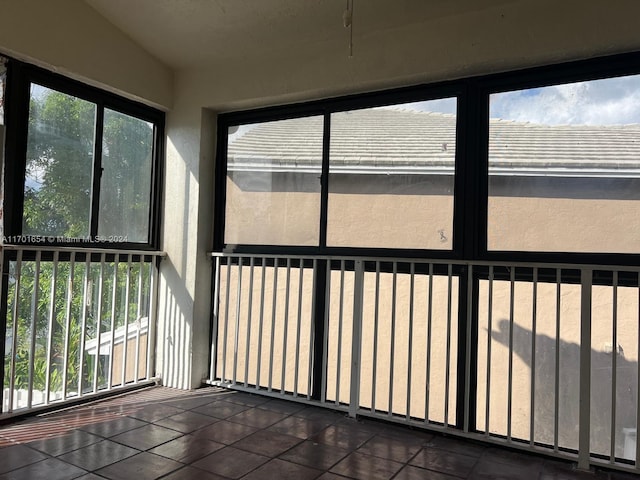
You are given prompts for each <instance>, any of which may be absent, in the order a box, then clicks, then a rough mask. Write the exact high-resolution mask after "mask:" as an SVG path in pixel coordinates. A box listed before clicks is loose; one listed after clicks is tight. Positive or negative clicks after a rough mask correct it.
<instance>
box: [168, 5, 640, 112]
mask: <svg viewBox="0 0 640 480" xmlns="http://www.w3.org/2000/svg"><path fill="white" fill-rule="evenodd" d="M356 3H357V4H356V5H355V10H354V40H353V43H354V46H353V57H352V58H348V50H347V40H348V38H347V35H346V34H344V35H342V36H341V37H339V38H335V39H332V40H330V41H327V43H326V44H325V45H324V48H317V47H314V48H313V49H311V48H305V47H304V46H301V47H298V46H297V45H296V40H295V38H294V39H291V45H290V49H289V50H288V51H286V52H279V53H278V54H277V56H276V55H273V56H262V57H260V58H259V59H256V60H252V61H247V60H246V59H243V58H239V59H238V60H237V61H236V62H231V63H229V62H227V63H225V64H224V65H216V66H213V67H212V68H209V69H195V70H185V71H180V72H178V73H177V75H178V78H179V80H178V87H177V88H180V89H184V91H185V92H186V91H189V92H190V93H191V96H192V98H193V99H194V102H195V103H199V104H200V105H202V106H206V107H210V108H212V109H214V110H216V111H226V110H235V109H243V108H250V107H256V106H263V105H271V104H275V103H287V102H292V101H299V100H309V99H314V98H323V97H328V96H335V95H341V94H346V93H354V92H362V91H370V90H376V89H382V88H388V87H397V86H405V85H412V84H418V83H425V82H433V81H438V80H447V79H455V78H460V77H465V76H471V75H477V74H486V73H492V72H497V71H505V70H513V69H516V68H522V67H527V66H534V65H540V64H549V63H557V62H560V61H565V60H571V59H581V58H589V57H593V56H600V55H604V54H611V53H618V52H625V51H632V50H637V49H639V48H640V36H638V33H637V24H636V21H635V19H637V18H638V17H639V16H640V2H637V1H636V0H613V1H607V2H603V1H600V0H586V1H585V0H562V1H557V0H483V1H478V0H457V1H455V2H453V3H452V2H446V4H442V3H441V2H434V3H433V14H432V15H430V14H429V13H430V12H429V10H428V9H426V8H423V9H421V12H420V15H419V16H415V15H413V14H412V12H411V11H407V12H405V16H406V20H407V25H406V26H404V27H391V28H381V27H376V29H372V30H370V29H369V27H368V25H367V23H366V19H367V18H370V17H372V14H371V13H367V12H366V11H365V9H366V8H367V6H366V4H365V3H363V2H361V3H358V2H356ZM453 4H455V5H457V6H458V7H459V8H458V10H459V12H461V13H457V14H456V13H455V12H454V8H452V7H450V5H453ZM445 7H446V8H445ZM389 8H393V7H392V6H390V7H389ZM442 10H447V11H446V12H443V11H442ZM359 12H360V17H359V16H358V15H359ZM380 15H384V12H381V13H380ZM362 17H364V18H362ZM359 18H361V20H359ZM339 20H340V19H339V18H337V19H336V21H339ZM371 23H372V24H373V23H374V22H373V19H372V20H371ZM379 23H380V22H378V21H376V22H375V24H376V25H379Z"/></svg>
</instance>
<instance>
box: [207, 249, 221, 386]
mask: <svg viewBox="0 0 640 480" xmlns="http://www.w3.org/2000/svg"><path fill="white" fill-rule="evenodd" d="M221 264H222V262H221V258H220V257H215V265H214V267H213V268H214V273H213V275H214V279H213V305H212V307H213V312H212V314H213V319H212V323H213V324H212V325H211V331H212V332H213V334H212V335H211V359H210V363H209V379H211V380H215V379H216V378H217V376H216V366H217V364H218V361H217V359H218V336H219V333H220V332H219V328H218V327H219V318H218V316H219V315H220V270H221Z"/></svg>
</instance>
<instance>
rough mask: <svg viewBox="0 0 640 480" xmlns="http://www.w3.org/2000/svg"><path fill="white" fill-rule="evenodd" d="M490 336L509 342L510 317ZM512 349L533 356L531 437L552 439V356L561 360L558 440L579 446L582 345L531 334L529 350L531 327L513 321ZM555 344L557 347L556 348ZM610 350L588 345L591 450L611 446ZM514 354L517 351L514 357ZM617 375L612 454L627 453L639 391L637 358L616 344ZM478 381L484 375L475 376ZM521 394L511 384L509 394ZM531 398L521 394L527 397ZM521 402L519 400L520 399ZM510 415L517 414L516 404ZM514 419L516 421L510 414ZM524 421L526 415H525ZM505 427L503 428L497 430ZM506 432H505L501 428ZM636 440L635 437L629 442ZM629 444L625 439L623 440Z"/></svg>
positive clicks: (526, 357) (527, 357) (602, 450)
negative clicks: (627, 435) (627, 437)
mask: <svg viewBox="0 0 640 480" xmlns="http://www.w3.org/2000/svg"><path fill="white" fill-rule="evenodd" d="M491 337H492V339H493V341H496V342H498V343H500V344H502V345H504V346H505V347H506V348H508V347H509V321H508V320H500V321H499V322H498V326H497V330H493V331H492V332H491ZM512 341H513V352H514V353H515V354H516V355H517V356H518V357H519V358H520V359H521V360H522V361H523V362H524V363H525V364H526V365H527V366H528V367H529V371H531V367H532V362H533V361H535V389H534V395H535V408H534V410H535V416H534V421H535V427H534V428H535V439H536V441H538V442H541V443H547V444H553V439H554V424H555V405H556V394H555V392H556V374H555V371H556V368H555V366H556V356H557V355H558V360H559V369H558V370H559V378H558V380H559V382H558V387H559V395H558V402H557V403H558V442H559V445H560V446H565V447H568V448H572V449H577V439H578V433H579V405H580V398H579V390H580V345H578V344H576V343H571V342H567V341H563V340H560V341H559V342H557V341H556V339H555V338H552V337H549V336H547V335H543V334H537V335H536V337H535V357H533V356H532V347H533V342H532V332H531V331H530V330H528V329H526V328H523V327H521V326H518V325H516V324H514V325H513V339H512ZM556 348H559V351H558V354H557V353H556ZM611 350H612V351H610V352H606V351H599V350H594V349H592V350H591V432H590V437H591V452H592V453H596V454H602V455H607V456H608V455H609V454H610V451H611V418H612V408H611V407H612V386H613V376H612V370H613V360H614V358H613V355H614V354H615V352H614V349H613V348H612V349H611ZM514 358H515V357H514ZM615 361H616V366H615V370H616V378H615V382H616V385H615V390H616V395H615V408H616V413H615V415H616V418H615V440H616V441H615V454H616V456H617V457H623V456H625V457H630V458H631V459H633V458H634V457H635V449H633V454H631V455H629V453H627V455H625V432H624V431H623V429H627V428H635V426H636V405H637V395H638V385H637V372H638V363H637V362H636V361H629V360H627V359H626V358H625V356H624V351H623V349H622V347H621V346H620V345H618V348H617V356H616V359H615ZM479 381H482V380H479ZM519 394H521V392H518V391H516V390H515V389H514V391H513V399H514V402H515V399H516V397H517V396H518V395H519ZM528 400H529V399H528V398H527V399H524V402H527V401H528ZM520 403H523V402H522V401H521V402H520ZM512 412H513V414H512V417H513V416H514V415H517V414H519V412H516V410H515V409H514V410H513V411H512ZM512 421H515V420H514V419H512ZM526 421H527V422H528V421H529V417H528V416H527V419H526ZM499 433H503V432H499ZM504 433H505V434H506V432H504ZM633 446H635V442H634V444H633ZM627 448H629V445H627Z"/></svg>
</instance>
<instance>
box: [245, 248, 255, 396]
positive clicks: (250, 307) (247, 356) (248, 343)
mask: <svg viewBox="0 0 640 480" xmlns="http://www.w3.org/2000/svg"><path fill="white" fill-rule="evenodd" d="M254 266H255V259H254V257H251V259H250V260H249V300H248V302H247V341H246V342H245V350H244V352H245V354H244V386H245V388H246V387H248V386H249V362H250V353H251V322H252V318H251V317H252V315H251V314H252V313H253V271H254Z"/></svg>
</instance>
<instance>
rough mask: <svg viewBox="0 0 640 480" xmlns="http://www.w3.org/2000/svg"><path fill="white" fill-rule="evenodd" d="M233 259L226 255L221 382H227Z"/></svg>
mask: <svg viewBox="0 0 640 480" xmlns="http://www.w3.org/2000/svg"><path fill="white" fill-rule="evenodd" d="M232 260H233V259H232V258H231V257H227V283H226V285H225V288H226V291H225V294H224V296H225V301H224V334H223V337H222V376H221V380H222V383H227V339H228V338H229V296H230V294H231V267H232V266H233V261H232Z"/></svg>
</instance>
